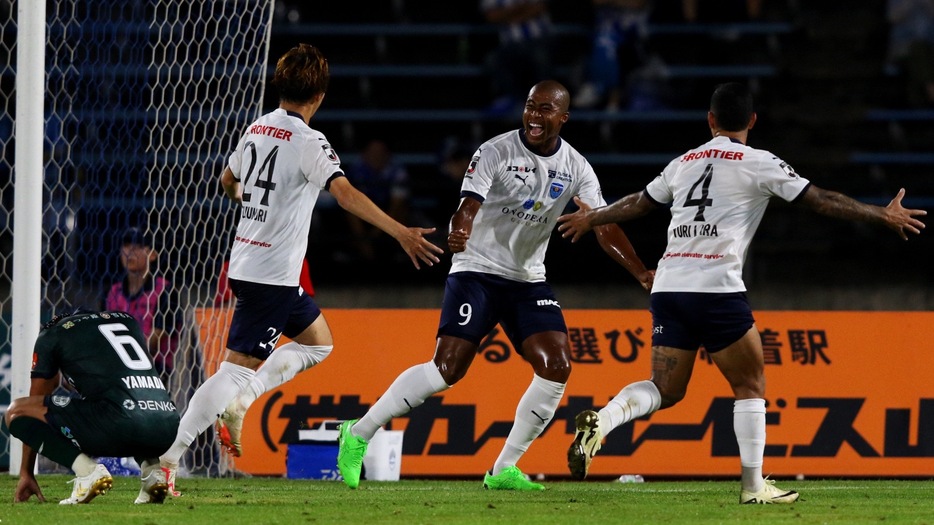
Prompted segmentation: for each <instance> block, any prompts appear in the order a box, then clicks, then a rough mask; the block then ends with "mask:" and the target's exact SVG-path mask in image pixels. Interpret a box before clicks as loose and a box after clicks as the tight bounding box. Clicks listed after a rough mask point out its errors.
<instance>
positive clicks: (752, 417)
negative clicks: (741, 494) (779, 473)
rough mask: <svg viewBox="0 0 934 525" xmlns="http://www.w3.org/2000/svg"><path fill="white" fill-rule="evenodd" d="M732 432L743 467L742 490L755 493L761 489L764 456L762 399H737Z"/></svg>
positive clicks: (734, 406) (763, 409) (763, 404)
mask: <svg viewBox="0 0 934 525" xmlns="http://www.w3.org/2000/svg"><path fill="white" fill-rule="evenodd" d="M733 432H735V433H736V442H737V443H738V444H739V462H740V465H742V467H743V474H742V483H743V490H748V491H751V492H757V491H759V490H760V489H761V488H762V457H763V456H764V455H765V400H764V399H738V400H736V401H735V402H734V403H733Z"/></svg>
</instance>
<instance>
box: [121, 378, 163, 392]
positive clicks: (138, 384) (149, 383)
mask: <svg viewBox="0 0 934 525" xmlns="http://www.w3.org/2000/svg"><path fill="white" fill-rule="evenodd" d="M120 380H121V381H123V384H124V385H126V387H127V388H155V389H156V390H165V385H163V384H162V381H161V380H160V379H159V378H158V377H154V376H126V377H121V378H120Z"/></svg>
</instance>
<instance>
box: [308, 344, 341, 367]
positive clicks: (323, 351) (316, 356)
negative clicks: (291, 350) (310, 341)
mask: <svg viewBox="0 0 934 525" xmlns="http://www.w3.org/2000/svg"><path fill="white" fill-rule="evenodd" d="M299 346H301V347H302V350H303V351H304V352H305V355H307V356H308V359H310V360H311V366H314V365H316V364H318V363H320V362H321V361H324V360H325V359H326V358H327V356H329V355H331V350H333V349H334V345H314V346H312V345H299Z"/></svg>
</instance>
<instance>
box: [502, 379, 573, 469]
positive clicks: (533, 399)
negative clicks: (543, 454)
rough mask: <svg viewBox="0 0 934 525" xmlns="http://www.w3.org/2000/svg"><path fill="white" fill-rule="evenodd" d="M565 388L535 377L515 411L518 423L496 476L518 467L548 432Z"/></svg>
mask: <svg viewBox="0 0 934 525" xmlns="http://www.w3.org/2000/svg"><path fill="white" fill-rule="evenodd" d="M564 387H565V384H564V383H557V382H555V381H549V380H547V379H543V378H541V377H539V376H537V375H533V376H532V384H530V385H529V388H528V390H526V391H525V394H523V395H522V399H520V400H519V405H518V406H517V407H516V420H515V422H513V424H512V430H510V431H509V436H507V437H506V445H505V446H504V447H503V450H502V452H500V453H499V457H498V458H496V462H495V463H493V470H492V474H493V475H494V476H495V475H497V474H499V473H500V472H502V470H503V469H504V468H506V467H511V466H513V465H515V464H516V463H518V462H519V458H521V457H522V455H523V454H525V451H526V450H528V449H529V445H531V444H532V441H534V440H535V438H537V437H538V436H539V435H541V433H542V431H543V430H545V427H546V426H547V425H548V423H550V422H551V418H552V417H553V416H554V415H555V410H557V408H558V404H559V403H561V398H562V397H564Z"/></svg>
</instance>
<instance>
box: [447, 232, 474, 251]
mask: <svg viewBox="0 0 934 525" xmlns="http://www.w3.org/2000/svg"><path fill="white" fill-rule="evenodd" d="M467 239H470V234H469V233H467V232H466V231H465V230H454V231H452V232H451V233H449V234H448V249H449V250H451V253H460V252H462V251H464V250H466V249H467Z"/></svg>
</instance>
